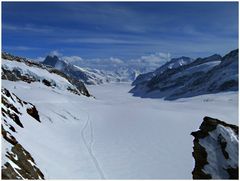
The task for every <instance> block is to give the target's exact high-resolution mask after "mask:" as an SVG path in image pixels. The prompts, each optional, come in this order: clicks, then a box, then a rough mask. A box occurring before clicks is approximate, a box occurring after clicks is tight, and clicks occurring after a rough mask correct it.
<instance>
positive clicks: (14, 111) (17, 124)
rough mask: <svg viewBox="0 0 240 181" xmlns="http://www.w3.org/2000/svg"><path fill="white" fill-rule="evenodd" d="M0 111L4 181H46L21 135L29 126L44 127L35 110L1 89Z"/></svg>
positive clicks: (32, 106)
mask: <svg viewBox="0 0 240 181" xmlns="http://www.w3.org/2000/svg"><path fill="white" fill-rule="evenodd" d="M1 108H2V116H1V121H2V122H1V127H2V148H1V150H2V162H1V163H2V165H1V167H2V178H3V179H44V175H43V173H42V172H41V171H40V170H39V168H38V166H37V165H36V163H35V161H34V159H33V158H32V155H31V153H29V152H28V151H27V150H26V149H25V148H24V147H23V146H22V145H21V134H22V133H24V128H25V127H26V125H31V126H33V127H38V126H40V124H41V121H40V118H39V114H38V111H37V109H36V107H35V106H34V105H32V104H31V103H28V102H25V101H22V100H21V99H19V98H18V97H17V96H16V95H15V94H13V93H11V92H9V91H8V90H7V89H5V88H2V103H1ZM31 126H30V127H31ZM28 129H29V128H28ZM19 140H20V142H19ZM32 141H34V140H32ZM29 144H31V142H29Z"/></svg>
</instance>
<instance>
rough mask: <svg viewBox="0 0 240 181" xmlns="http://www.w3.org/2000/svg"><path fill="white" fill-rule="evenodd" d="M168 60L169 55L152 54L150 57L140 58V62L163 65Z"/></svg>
mask: <svg viewBox="0 0 240 181" xmlns="http://www.w3.org/2000/svg"><path fill="white" fill-rule="evenodd" d="M169 59H170V54H169V53H161V52H158V53H154V54H150V55H145V56H141V58H140V60H141V61H143V62H145V63H165V62H166V61H168V60H169Z"/></svg>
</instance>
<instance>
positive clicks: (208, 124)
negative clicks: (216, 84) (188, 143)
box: [191, 117, 239, 179]
mask: <svg viewBox="0 0 240 181" xmlns="http://www.w3.org/2000/svg"><path fill="white" fill-rule="evenodd" d="M191 135H192V136H194V140H193V143H194V147H193V157H194V159H195V167H194V170H193V172H192V175H193V179H238V167H239V166H238V126H236V125H232V124H228V123H225V122H223V121H220V120H218V119H214V118H210V117H205V118H204V120H203V122H202V124H201V126H200V128H199V130H198V131H196V132H192V133H191Z"/></svg>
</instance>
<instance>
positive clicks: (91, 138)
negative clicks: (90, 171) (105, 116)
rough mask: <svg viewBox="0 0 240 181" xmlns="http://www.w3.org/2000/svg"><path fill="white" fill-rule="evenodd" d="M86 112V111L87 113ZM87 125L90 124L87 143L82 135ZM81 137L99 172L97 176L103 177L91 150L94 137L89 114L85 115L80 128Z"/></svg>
mask: <svg viewBox="0 0 240 181" xmlns="http://www.w3.org/2000/svg"><path fill="white" fill-rule="evenodd" d="M87 114H88V113H87ZM88 125H89V126H90V142H89V144H88V143H87V140H86V138H85V136H84V133H85V130H86V128H87V127H88ZM81 137H82V140H83V143H84V145H85V147H86V149H87V151H88V153H89V155H90V157H91V158H92V161H93V163H94V165H95V167H96V169H97V171H98V173H99V176H100V178H101V179H105V176H104V173H103V171H102V168H101V167H100V165H99V163H98V160H97V158H96V156H95V155H94V153H93V151H92V147H93V143H94V137H93V127H92V122H91V120H90V118H89V114H88V116H87V120H86V121H85V125H84V126H83V128H82V130H81Z"/></svg>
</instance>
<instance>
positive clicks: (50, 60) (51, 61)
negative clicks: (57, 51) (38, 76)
mask: <svg viewBox="0 0 240 181" xmlns="http://www.w3.org/2000/svg"><path fill="white" fill-rule="evenodd" d="M59 61H60V60H59V58H58V57H57V56H56V55H48V56H47V57H46V58H45V60H44V61H43V64H45V65H50V66H52V67H54V66H55V65H56V64H57V62H59Z"/></svg>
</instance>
